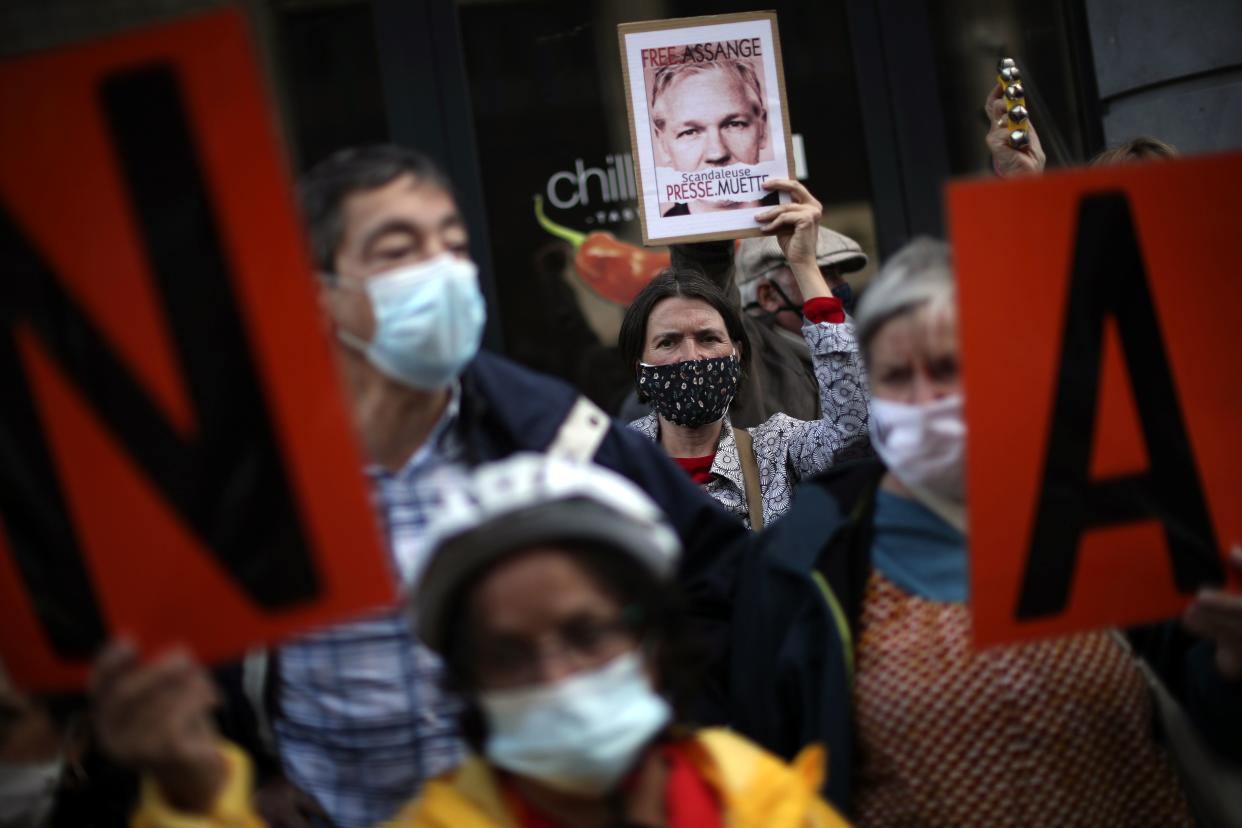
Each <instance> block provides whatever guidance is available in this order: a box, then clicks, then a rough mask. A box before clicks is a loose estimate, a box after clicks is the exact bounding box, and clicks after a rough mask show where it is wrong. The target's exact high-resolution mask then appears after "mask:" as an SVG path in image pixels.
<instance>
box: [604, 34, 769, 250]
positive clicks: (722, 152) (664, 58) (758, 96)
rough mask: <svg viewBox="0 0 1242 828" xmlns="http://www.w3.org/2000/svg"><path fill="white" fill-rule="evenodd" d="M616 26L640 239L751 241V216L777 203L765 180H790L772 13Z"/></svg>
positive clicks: (661, 242)
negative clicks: (635, 176)
mask: <svg viewBox="0 0 1242 828" xmlns="http://www.w3.org/2000/svg"><path fill="white" fill-rule="evenodd" d="M618 30H619V35H620V40H621V52H622V62H623V64H624V66H625V75H626V85H627V90H626V91H627V95H626V100H627V103H628V106H629V115H630V124H631V140H632V141H633V154H634V158H635V159H636V162H637V167H638V173H639V179H640V181H641V185H642V186H641V187H640V193H639V195H640V208H641V216H642V224H643V240H644V242H646V243H648V244H653V243H658V244H670V243H673V242H686V241H702V240H706V239H720V238H740V237H742V236H749V235H757V234H758V230H757V229H756V225H755V220H754V214H755V213H756V212H758V211H760V210H762V209H764V208H765V207H767V206H770V205H773V204H778V203H780V198H781V196H779V194H777V193H769V192H768V191H766V190H765V189H764V187H763V182H764V181H766V180H767V179H769V178H788V177H791V175H790V166H791V165H790V160H789V159H790V158H791V157H792V152H791V147H790V132H789V126H788V108H787V107H786V105H785V95H784V82H783V73H782V69H781V64H780V44H779V38H778V35H777V28H776V15H775V14H773V13H771V12H757V13H753V14H739V15H713V16H709V17H696V18H681V19H677V20H659V21H647V22H644V23H627V24H622V25H621V26H619V27H618ZM786 198H787V197H786Z"/></svg>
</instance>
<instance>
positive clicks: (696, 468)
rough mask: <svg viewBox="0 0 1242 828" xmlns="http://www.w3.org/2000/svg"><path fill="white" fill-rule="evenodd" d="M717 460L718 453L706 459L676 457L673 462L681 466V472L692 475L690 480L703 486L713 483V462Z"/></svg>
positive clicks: (713, 453)
mask: <svg viewBox="0 0 1242 828" xmlns="http://www.w3.org/2000/svg"><path fill="white" fill-rule="evenodd" d="M715 459H716V453H715V452H712V453H711V454H709V455H707V456H706V457H674V458H673V461H674V462H675V463H677V465H679V466H681V470H682V471H684V472H685V473H686V474H688V475H690V479H691V480H693V481H694V482H695V483H698V484H699V485H700V486H702V485H703V484H704V483H711V482H712V462H713V461H715Z"/></svg>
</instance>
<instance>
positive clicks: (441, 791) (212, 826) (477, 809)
mask: <svg viewBox="0 0 1242 828" xmlns="http://www.w3.org/2000/svg"><path fill="white" fill-rule="evenodd" d="M226 750H227V751H228V755H229V759H230V761H229V764H230V769H231V773H230V777H229V783H228V785H227V786H226V788H225V790H224V792H223V793H222V794H221V797H220V800H219V801H218V802H217V803H216V808H215V810H214V811H213V812H212V814H211V815H210V816H205V817H198V818H196V817H187V816H185V815H183V814H177V813H174V812H173V811H172V810H171V809H169V808H168V807H167V806H166V805H164V804H163V803H162V802H161V801H160V799H159V796H158V792H157V791H156V790H155V788H154V786H153V785H150V784H149V783H144V785H145V789H144V792H143V798H142V802H141V805H140V809H139V811H138V813H137V814H136V815H135V817H134V821H133V823H132V825H133V828H261V827H262V825H263V823H262V821H260V820H259V818H258V817H257V816H255V815H254V814H253V812H252V811H251V810H250V808H249V805H248V803H247V802H246V793H247V791H248V790H249V787H250V768H249V763H248V761H247V760H246V758H245V757H244V756H243V755H242V754H241V752H240V751H238V750H237V749H235V748H232V747H228V748H226ZM689 755H690V760H691V762H692V763H693V764H694V766H695V768H696V769H697V770H698V771H699V773H701V774H702V775H703V778H704V779H705V780H706V781H707V783H708V785H710V786H711V788H712V789H713V790H715V791H716V793H717V795H718V796H719V797H720V801H721V803H722V805H723V806H724V820H723V821H724V824H725V826H726V828H759V827H760V826H763V828H842V827H843V826H847V825H848V823H847V822H846V821H845V820H844V819H842V818H841V816H840V815H838V814H837V812H836V811H834V810H833V809H832V807H831V806H829V805H828V804H827V803H825V802H824V801H823V800H822V799H820V798H819V794H818V791H819V787H820V783H821V782H822V781H823V777H824V767H825V761H824V752H823V750H822V749H820V748H818V747H809V748H807V749H806V750H804V751H802V753H801V754H799V755H798V757H797V758H796V759H794V761H793V763H792V764H786V763H784V762H782V761H781V760H780V759H778V758H777V757H775V756H773V755H772V754H770V753H768V752H766V751H764V750H763V749H762V748H759V747H757V746H756V745H753V744H751V743H750V742H748V741H747V740H745V739H743V738H742V737H741V736H738V735H736V734H734V733H731V732H729V731H727V730H720V729H711V730H702V731H699V732H698V734H696V735H695V737H694V741H693V743H692V749H691V750H690V751H689ZM384 828H517V826H516V824H515V823H514V822H513V819H512V817H511V816H510V814H509V813H508V810H507V808H506V807H505V803H504V798H503V795H502V794H501V790H500V786H499V785H498V784H497V782H496V777H495V775H494V774H493V773H492V771H491V768H489V767H488V765H487V763H486V762H484V761H482V760H481V759H477V758H472V759H469V760H467V761H466V763H465V764H464V765H462V766H461V767H460V768H458V769H457V770H456V771H454V772H453V773H449V774H446V775H444V776H442V777H440V778H438V779H434V780H432V781H431V782H428V783H427V785H426V786H425V787H424V789H423V794H422V796H421V797H420V798H419V799H418V800H417V801H415V802H411V803H410V804H409V805H407V806H406V807H405V808H404V809H403V810H402V811H401V813H400V814H398V815H397V817H396V818H395V819H393V820H392V822H389V823H385V826H384Z"/></svg>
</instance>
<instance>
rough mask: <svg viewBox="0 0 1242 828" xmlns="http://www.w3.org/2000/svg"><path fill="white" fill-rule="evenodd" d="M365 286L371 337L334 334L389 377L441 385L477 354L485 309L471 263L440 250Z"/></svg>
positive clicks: (420, 384)
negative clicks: (366, 339) (372, 328)
mask: <svg viewBox="0 0 1242 828" xmlns="http://www.w3.org/2000/svg"><path fill="white" fill-rule="evenodd" d="M363 287H364V289H365V290H366V292H367V296H368V297H369V298H370V300H371V309H372V311H373V313H374V314H375V337H374V338H373V339H372V341H371V342H363V341H362V340H360V339H358V337H356V336H354V335H353V334H351V333H349V332H348V331H339V332H338V336H339V337H340V338H341V341H342V342H344V343H346V344H347V345H350V346H351V347H354V348H357V349H358V350H359V351H361V352H362V353H364V354H366V357H367V361H369V362H370V363H371V364H372V365H374V366H375V367H376V368H377V369H378V370H380V371H382V372H383V373H385V374H387V375H388V376H390V377H392V378H393V379H395V380H398V381H399V382H403V383H405V384H407V385H411V386H414V387H416V388H425V389H429V390H435V389H438V388H443V387H445V386H446V385H448V384H449V383H450V382H451V381H452V380H453V379H454V378H455V377H457V375H458V374H460V373H461V372H462V369H464V368H465V367H466V363H468V362H470V360H471V359H473V358H474V355H475V354H476V353H478V351H479V344H480V342H482V340H483V323H484V321H485V320H486V319H487V311H486V308H485V306H484V303H483V294H482V293H481V292H480V291H479V274H478V269H477V268H476V267H475V266H474V264H473V263H472V262H469V261H466V260H464V259H460V258H458V257H456V256H454V255H452V254H451V253H444V254H442V255H440V256H437V257H435V258H434V259H431V260H430V261H426V262H421V263H419V264H416V265H410V266H409V267H401V268H397V269H396V270H391V271H389V272H387V273H382V274H380V275H379V276H374V277H372V278H370V279H368V280H367V281H366V283H365V284H364V285H363Z"/></svg>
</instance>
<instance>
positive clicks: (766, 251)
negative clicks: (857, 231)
mask: <svg viewBox="0 0 1242 828" xmlns="http://www.w3.org/2000/svg"><path fill="white" fill-rule="evenodd" d="M815 259H816V261H817V262H818V263H819V266H820V267H827V266H829V265H835V266H836V267H838V268H840V269H841V272H842V273H854V272H855V271H859V270H862V269H863V268H864V267H866V266H867V254H866V253H864V252H862V247H860V246H859V244H858V242H856V241H854V240H853V239H851V238H850V237H849V236H843V235H841V234H840V233H838V232H836V231H835V230H829V229H828V228H827V227H820V228H819V241H818V243H817V244H816V245H815ZM784 266H785V254H784V253H782V252H781V246H780V245H779V244H778V243H777V241H776V237H775V236H757V237H755V238H749V239H742V244H741V246H740V247H739V248H738V251H737V283H738V284H739V285H744V284H746V283H747V282H753V281H754V280H755V279H758V278H759V277H760V276H763V275H765V274H766V273H768V272H769V271H771V270H774V269H775V268H778V267H784Z"/></svg>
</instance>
